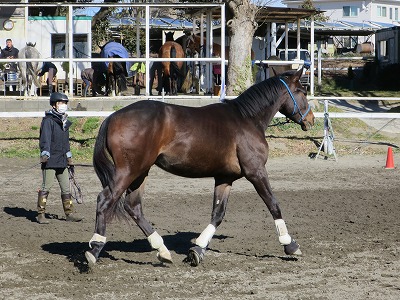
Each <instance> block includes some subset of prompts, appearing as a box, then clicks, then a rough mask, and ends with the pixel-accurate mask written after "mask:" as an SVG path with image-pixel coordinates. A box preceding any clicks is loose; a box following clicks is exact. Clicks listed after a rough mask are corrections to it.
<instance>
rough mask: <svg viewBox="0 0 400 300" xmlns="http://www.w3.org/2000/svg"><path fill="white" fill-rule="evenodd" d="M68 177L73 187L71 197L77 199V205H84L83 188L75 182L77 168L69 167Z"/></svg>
mask: <svg viewBox="0 0 400 300" xmlns="http://www.w3.org/2000/svg"><path fill="white" fill-rule="evenodd" d="M68 175H69V183H70V187H71V195H72V198H73V199H75V201H76V203H78V204H82V203H83V194H82V190H81V187H80V186H79V184H78V183H77V182H76V180H75V167H74V166H69V167H68Z"/></svg>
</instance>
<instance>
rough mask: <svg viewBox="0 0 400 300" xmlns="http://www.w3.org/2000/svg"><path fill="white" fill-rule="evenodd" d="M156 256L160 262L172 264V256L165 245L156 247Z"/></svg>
mask: <svg viewBox="0 0 400 300" xmlns="http://www.w3.org/2000/svg"><path fill="white" fill-rule="evenodd" d="M157 258H158V260H159V261H160V262H162V263H168V264H172V263H173V262H172V256H171V253H170V252H169V250H168V249H167V247H165V246H163V247H161V248H160V249H158V253H157Z"/></svg>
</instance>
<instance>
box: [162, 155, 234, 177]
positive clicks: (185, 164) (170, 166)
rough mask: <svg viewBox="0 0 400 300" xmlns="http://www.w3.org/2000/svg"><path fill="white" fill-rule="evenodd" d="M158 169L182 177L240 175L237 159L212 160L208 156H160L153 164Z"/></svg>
mask: <svg viewBox="0 0 400 300" xmlns="http://www.w3.org/2000/svg"><path fill="white" fill-rule="evenodd" d="M155 164H156V165H157V166H158V167H160V168H162V169H163V170H165V171H167V172H170V173H172V174H175V175H178V176H183V177H192V178H200V177H216V176H222V175H225V176H233V177H239V176H240V174H241V169H240V165H239V163H238V161H237V159H232V160H229V159H228V160H227V159H226V157H225V158H224V159H218V158H213V157H210V156H198V157H196V158H194V157H188V156H186V157H185V156H183V155H182V156H167V155H160V156H159V157H158V158H157V161H156V163H155Z"/></svg>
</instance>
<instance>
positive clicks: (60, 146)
mask: <svg viewBox="0 0 400 300" xmlns="http://www.w3.org/2000/svg"><path fill="white" fill-rule="evenodd" d="M67 103H68V97H67V95H65V94H62V93H57V92H55V93H52V94H51V96H50V105H51V106H52V109H50V110H48V111H46V115H45V117H44V118H43V120H42V124H41V126H40V138H39V146H40V162H41V164H42V175H43V182H42V187H41V189H40V190H39V192H38V202H37V209H38V216H37V221H38V223H40V224H48V223H49V221H48V220H46V218H45V210H46V202H47V196H48V195H49V191H50V189H51V187H52V185H53V183H54V178H57V181H58V184H59V185H60V188H61V200H62V204H63V208H64V213H65V216H66V220H67V221H71V222H79V221H81V220H82V218H81V217H79V216H77V215H76V214H75V211H74V208H73V205H72V196H71V191H70V185H69V176H68V166H70V165H72V153H71V150H70V144H69V127H70V126H71V122H70V121H69V120H68V119H67V114H66V111H67V109H68V106H67Z"/></svg>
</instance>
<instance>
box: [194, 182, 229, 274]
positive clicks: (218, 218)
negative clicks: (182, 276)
mask: <svg viewBox="0 0 400 300" xmlns="http://www.w3.org/2000/svg"><path fill="white" fill-rule="evenodd" d="M231 187H232V183H231V182H229V183H226V182H224V183H220V182H217V181H216V182H215V188H214V201H213V210H212V213H211V222H210V224H208V226H207V227H206V228H205V229H204V230H203V232H202V233H201V234H200V236H199V237H198V238H197V239H196V241H195V244H196V246H194V247H192V248H190V250H189V255H188V261H189V263H190V264H191V265H192V266H198V265H199V264H200V263H201V261H202V260H203V258H204V254H205V253H206V249H207V246H208V244H209V243H210V241H211V239H212V237H213V236H214V233H215V231H216V229H217V227H218V226H219V225H220V224H221V222H222V220H223V218H224V216H225V211H226V206H227V204H228V198H229V193H230V190H231Z"/></svg>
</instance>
